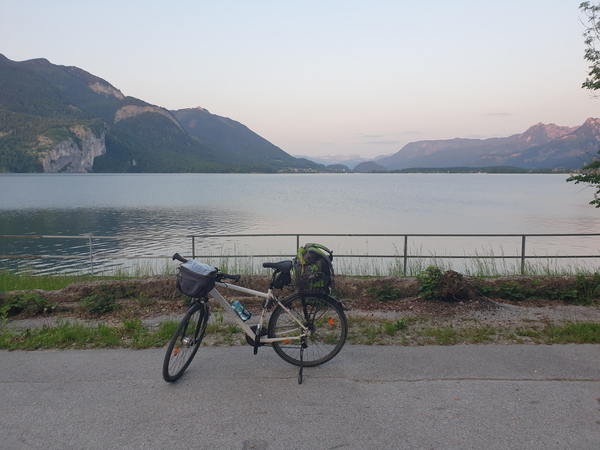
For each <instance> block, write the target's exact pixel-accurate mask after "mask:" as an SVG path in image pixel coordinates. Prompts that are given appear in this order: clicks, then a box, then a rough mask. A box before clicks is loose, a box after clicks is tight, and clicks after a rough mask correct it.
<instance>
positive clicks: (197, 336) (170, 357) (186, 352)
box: [163, 302, 208, 383]
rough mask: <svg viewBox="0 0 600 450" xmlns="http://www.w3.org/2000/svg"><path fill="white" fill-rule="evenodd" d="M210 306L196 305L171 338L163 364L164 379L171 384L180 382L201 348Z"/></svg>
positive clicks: (199, 303)
mask: <svg viewBox="0 0 600 450" xmlns="http://www.w3.org/2000/svg"><path fill="white" fill-rule="evenodd" d="M207 322H208V304H207V303H206V302H197V303H195V304H194V305H193V306H192V307H191V308H190V309H189V310H188V312H187V313H186V314H185V316H184V317H183V319H182V320H181V322H180V323H179V326H178V327H177V331H175V334H174V335H173V337H172V338H171V342H169V346H168V347H167V353H166V354H165V360H164V362H163V378H164V379H165V381H167V382H169V383H171V382H173V381H176V380H178V379H179V378H180V377H181V376H182V375H183V372H185V370H186V369H187V368H188V366H189V365H190V363H191V362H192V359H194V356H196V353H197V352H198V348H200V344H201V343H202V338H203V337H204V332H205V331H206V324H207Z"/></svg>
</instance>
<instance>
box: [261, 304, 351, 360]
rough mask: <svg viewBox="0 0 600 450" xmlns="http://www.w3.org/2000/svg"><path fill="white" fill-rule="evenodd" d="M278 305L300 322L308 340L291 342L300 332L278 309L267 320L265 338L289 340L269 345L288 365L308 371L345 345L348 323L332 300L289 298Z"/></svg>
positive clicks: (296, 324) (339, 307)
mask: <svg viewBox="0 0 600 450" xmlns="http://www.w3.org/2000/svg"><path fill="white" fill-rule="evenodd" d="M282 303H283V305H284V306H285V307H286V308H288V309H289V310H290V311H292V313H293V314H294V315H295V316H296V317H297V318H299V319H301V320H302V324H303V325H304V326H306V327H307V328H308V330H309V331H310V336H308V337H306V338H302V339H293V338H294V337H297V336H300V335H301V334H302V332H303V330H302V328H301V327H300V326H299V325H298V323H297V322H296V321H295V320H293V318H292V317H291V316H290V315H289V314H287V313H286V311H285V310H284V309H283V308H282V307H281V306H277V308H275V310H274V311H273V314H271V319H270V320H269V337H270V338H275V337H279V338H280V337H288V338H290V339H289V340H284V341H279V342H273V344H272V346H273V349H274V350H275V352H276V353H277V354H278V355H279V356H280V357H281V358H283V359H284V360H285V361H287V362H289V363H290V364H294V365H297V366H300V365H304V366H307V367H311V366H318V365H319V364H323V363H325V362H327V361H329V360H330V359H332V358H333V357H334V356H335V355H337V354H338V353H339V352H340V350H341V349H342V347H343V346H344V343H345V342H346V336H347V334H348V323H347V321H346V315H345V314H344V311H343V309H342V307H341V306H340V304H339V303H338V302H337V301H336V300H335V299H333V298H331V297H329V296H327V295H324V294H305V295H301V294H292V295H290V296H288V297H286V298H285V299H283V301H282ZM302 347H304V350H303V352H302V353H303V354H302V361H301V360H300V353H301V352H300V350H301V349H302Z"/></svg>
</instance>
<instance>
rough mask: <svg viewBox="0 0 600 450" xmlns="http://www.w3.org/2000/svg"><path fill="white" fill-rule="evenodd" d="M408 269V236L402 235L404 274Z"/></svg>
mask: <svg viewBox="0 0 600 450" xmlns="http://www.w3.org/2000/svg"><path fill="white" fill-rule="evenodd" d="M407 270H408V236H407V235H404V276H406V271H407Z"/></svg>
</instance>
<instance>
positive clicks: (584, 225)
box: [0, 174, 600, 271]
mask: <svg viewBox="0 0 600 450" xmlns="http://www.w3.org/2000/svg"><path fill="white" fill-rule="evenodd" d="M589 200H590V199H589V198H588V197H586V196H585V195H583V194H581V193H580V190H579V188H577V187H575V186H573V185H570V184H568V183H565V176H558V175H544V176H533V175H514V176H513V175H458V174H453V175H447V174H436V175H410V174H409V175H398V174H388V175H366V174H365V175H358V174H357V175H326V174H313V175H310V174H297V175H220V174H143V175H124V174H122V175H94V174H89V175H85V176H84V175H73V174H67V175H58V174H53V175H0V235H60V236H65V238H61V239H43V240H42V239H35V238H32V239H26V240H19V241H17V240H14V239H0V253H1V254H3V255H16V254H30V255H43V256H45V257H48V256H72V255H75V256H80V257H81V258H82V260H81V261H80V262H78V263H77V264H73V263H72V262H70V261H69V260H67V259H60V258H55V259H42V260H27V261H25V263H23V262H22V261H21V263H18V262H17V261H16V260H0V264H2V267H7V266H11V267H14V266H15V265H19V266H23V264H24V266H26V267H35V268H36V270H38V269H40V270H43V271H47V270H51V269H52V268H60V269H64V270H67V269H69V268H73V267H75V268H77V269H80V270H88V268H89V266H90V264H91V263H92V261H90V258H89V251H90V242H89V241H88V240H86V239H85V238H84V239H74V238H69V237H67V236H84V235H86V234H93V235H96V236H107V237H111V238H110V239H103V240H99V239H96V240H93V241H92V242H91V245H92V249H93V254H94V260H93V263H94V264H95V267H96V268H110V269H114V268H118V267H129V266H130V265H131V264H132V261H134V259H133V258H135V259H136V260H137V259H143V258H148V257H158V256H165V257H166V256H168V255H171V254H172V253H173V252H175V251H179V252H180V253H182V254H186V255H192V254H195V255H203V256H207V257H212V256H213V255H214V256H215V258H217V257H218V256H220V255H236V254H245V255H253V254H258V253H260V254H265V253H267V254H272V255H290V254H293V253H294V251H295V246H296V241H295V239H294V238H289V237H288V238H261V237H253V238H245V239H242V238H234V237H228V238H202V239H200V238H197V239H195V240H194V241H193V242H192V240H191V238H189V237H183V238H181V237H175V236H190V235H192V234H193V235H203V234H211V235H212V234H221V235H223V234H253V233H254V234H267V233H277V234H285V233H288V234H294V233H324V234H359V233H364V234H368V233H370V234H385V233H413V234H414V233H431V234H449V233H462V234H467V233H471V234H483V233H506V234H509V233H510V234H514V233H525V234H532V233H592V232H596V231H598V230H600V214H599V213H598V211H597V210H595V209H594V208H592V207H591V206H589V205H588V204H587V202H588V201H589ZM127 236H141V237H148V238H149V239H143V240H139V239H131V238H127ZM312 240H314V241H320V242H323V243H324V244H325V245H327V246H329V247H330V248H333V249H334V251H335V252H336V254H352V255H370V256H371V257H373V256H378V255H398V256H401V255H402V254H403V251H404V240H403V238H402V237H382V238H380V237H353V238H343V237H340V238H332V237H326V236H324V237H322V238H320V237H310V238H302V242H301V244H303V243H305V242H306V241H312ZM599 249H600V244H599V243H598V239H591V238H585V239H584V238H535V239H533V238H529V239H528V240H527V254H528V255H548V256H553V255H563V254H569V255H573V254H576V255H583V254H588V253H595V254H597V253H598V252H599V251H600V250H599ZM408 250H409V254H410V255H420V256H431V257H435V256H436V255H437V256H440V255H444V256H461V255H463V256H464V255H477V254H479V255H488V256H489V255H495V256H501V255H518V254H520V251H521V241H520V238H519V237H516V238H494V239H491V238H477V239H475V238H452V239H448V238H416V237H415V238H411V240H410V242H409V247H408ZM109 257H111V258H113V257H116V258H118V260H116V261H115V260H112V259H108V258H109ZM350 261H356V262H350ZM382 261H383V260H382ZM385 261H387V262H385V263H384V262H382V263H381V264H382V267H383V266H385V265H386V264H388V262H389V261H393V260H389V259H386V260H385ZM446 261H448V260H446ZM340 263H343V264H348V265H349V266H351V265H358V266H360V265H361V264H362V262H359V259H357V258H355V259H347V260H340ZM377 264H379V263H377Z"/></svg>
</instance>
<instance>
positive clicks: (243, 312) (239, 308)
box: [231, 300, 252, 322]
mask: <svg viewBox="0 0 600 450" xmlns="http://www.w3.org/2000/svg"><path fill="white" fill-rule="evenodd" d="M231 306H233V309H235V312H236V313H237V314H238V316H240V319H242V320H243V321H244V322H245V321H246V320H248V319H249V318H250V317H252V314H250V312H249V311H248V310H247V309H246V308H244V305H242V304H241V303H240V302H238V301H237V300H236V301H234V302H231Z"/></svg>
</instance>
